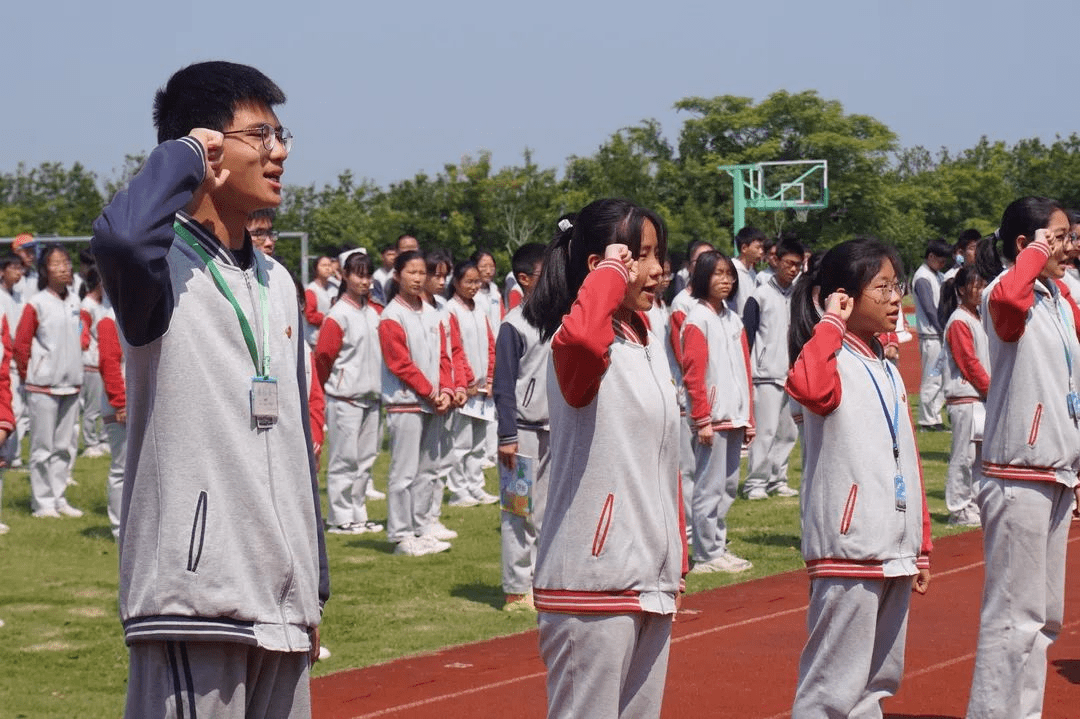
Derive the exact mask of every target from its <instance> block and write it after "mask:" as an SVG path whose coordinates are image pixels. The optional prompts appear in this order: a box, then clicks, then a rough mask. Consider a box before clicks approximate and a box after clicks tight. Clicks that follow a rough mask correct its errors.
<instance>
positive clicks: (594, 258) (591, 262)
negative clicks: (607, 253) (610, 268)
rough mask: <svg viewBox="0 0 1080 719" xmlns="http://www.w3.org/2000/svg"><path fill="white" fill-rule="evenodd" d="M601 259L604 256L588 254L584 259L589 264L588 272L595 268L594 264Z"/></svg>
mask: <svg viewBox="0 0 1080 719" xmlns="http://www.w3.org/2000/svg"><path fill="white" fill-rule="evenodd" d="M603 259H604V258H603V257H602V256H601V255H589V257H588V259H587V260H585V263H586V264H587V265H588V266H589V272H592V271H593V270H595V269H596V266H597V265H598V264H600V262H601V261H602V260H603Z"/></svg>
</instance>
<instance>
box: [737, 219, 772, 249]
mask: <svg viewBox="0 0 1080 719" xmlns="http://www.w3.org/2000/svg"><path fill="white" fill-rule="evenodd" d="M766 239H767V238H766V236H765V233H764V232H763V231H762V230H759V229H758V228H756V227H754V226H753V225H747V226H746V227H744V228H742V229H741V230H739V232H738V234H736V235H735V249H736V251H739V252H741V251H742V248H744V247H746V246H747V245H749V244H750V243H751V242H753V241H754V240H761V241H762V242H765V240H766Z"/></svg>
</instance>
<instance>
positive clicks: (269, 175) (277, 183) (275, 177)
mask: <svg viewBox="0 0 1080 719" xmlns="http://www.w3.org/2000/svg"><path fill="white" fill-rule="evenodd" d="M284 172H285V170H271V171H270V172H266V173H263V177H265V178H266V179H267V180H269V181H270V186H271V187H273V188H274V189H275V190H281V175H282V174H283V173H284Z"/></svg>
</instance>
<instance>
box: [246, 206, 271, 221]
mask: <svg viewBox="0 0 1080 719" xmlns="http://www.w3.org/2000/svg"><path fill="white" fill-rule="evenodd" d="M275 217H277V209H276V208H274V207H264V208H262V209H261V210H255V211H254V212H252V213H251V214H250V215H249V216H248V219H249V220H270V224H274V218H275Z"/></svg>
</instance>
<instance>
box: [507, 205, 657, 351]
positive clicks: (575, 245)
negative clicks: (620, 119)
mask: <svg viewBox="0 0 1080 719" xmlns="http://www.w3.org/2000/svg"><path fill="white" fill-rule="evenodd" d="M564 221H565V222H564ZM646 222H651V223H652V225H653V227H654V228H656V241H657V256H658V257H663V255H664V253H665V252H667V229H666V228H665V226H664V222H663V220H661V219H660V216H659V215H657V214H656V213H655V212H653V211H652V210H647V209H645V208H644V207H640V206H638V205H635V204H634V203H632V202H630V201H629V200H615V199H603V200H596V201H594V202H591V203H589V204H588V205H586V206H585V207H583V208H582V209H581V210H580V211H579V212H575V213H571V214H567V215H563V216H562V217H561V218H559V222H558V224H559V225H560V229H559V230H558V231H557V232H556V233H555V237H554V239H552V240H551V243H550V244H548V247H547V250H546V251H545V253H544V266H543V270H541V272H540V277H539V279H538V280H537V283H536V289H535V290H534V291H533V294H532V297H531V298H530V299H529V302H527V303H526V304H525V306H524V307H523V308H522V313H523V314H524V316H525V320H526V321H527V322H529V324H531V325H533V326H534V327H536V328H537V329H538V330H539V331H540V337H541V339H542V340H547V339H549V338H550V337H551V336H552V335H553V334H555V330H557V329H558V328H559V325H560V324H561V323H562V319H563V317H565V316H566V314H567V313H568V312H569V311H570V305H571V304H573V302H574V298H575V297H577V293H578V289H580V287H581V283H582V282H584V281H585V276H586V275H588V274H589V256H590V255H600V256H601V257H603V255H604V249H605V248H606V247H607V246H608V245H614V244H623V245H626V246H627V247H629V248H630V252H631V253H632V254H633V256H634V257H637V256H638V253H639V252H640V250H641V235H642V231H643V229H644V225H645V223H646ZM562 228H565V229H562Z"/></svg>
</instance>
